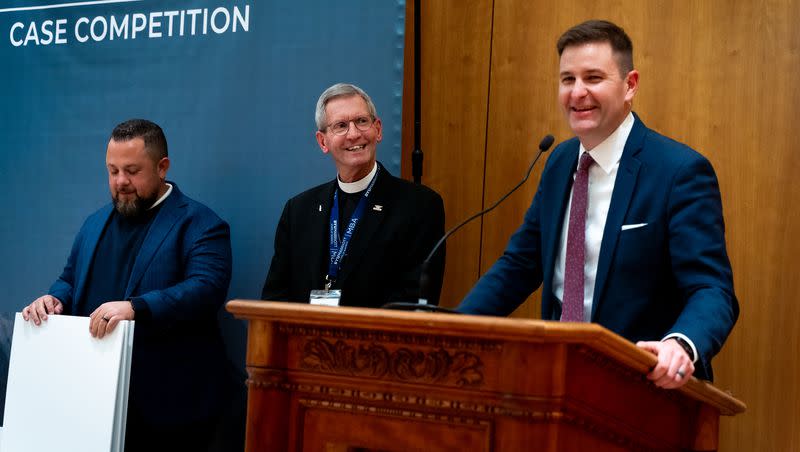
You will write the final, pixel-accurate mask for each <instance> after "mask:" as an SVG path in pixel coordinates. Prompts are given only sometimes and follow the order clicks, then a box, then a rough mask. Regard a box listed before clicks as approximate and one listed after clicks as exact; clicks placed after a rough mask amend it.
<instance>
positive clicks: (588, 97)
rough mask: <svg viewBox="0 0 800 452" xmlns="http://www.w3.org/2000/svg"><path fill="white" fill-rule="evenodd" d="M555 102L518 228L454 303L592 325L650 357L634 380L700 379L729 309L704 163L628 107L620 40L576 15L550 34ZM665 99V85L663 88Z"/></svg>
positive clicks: (732, 302)
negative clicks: (538, 309)
mask: <svg viewBox="0 0 800 452" xmlns="http://www.w3.org/2000/svg"><path fill="white" fill-rule="evenodd" d="M557 49H558V54H559V56H560V63H559V93H558V102H559V106H560V107H561V110H562V112H563V114H564V116H565V118H566V120H567V123H568V124H569V127H570V129H571V130H572V131H573V133H575V135H576V137H575V138H572V139H570V140H567V141H565V142H563V143H561V144H560V145H559V146H558V147H557V148H556V149H555V150H554V151H553V154H552V156H551V157H550V158H549V159H548V161H547V164H546V166H545V168H544V170H543V172H542V176H541V179H540V181H539V188H538V190H537V193H536V195H535V197H534V199H533V202H532V204H531V206H530V208H529V209H528V211H527V213H526V214H525V219H524V221H523V224H522V226H520V228H519V229H518V230H517V231H516V233H515V234H514V235H513V236H512V237H511V239H510V241H509V243H508V246H507V248H506V250H505V252H504V254H503V256H502V257H500V259H499V260H498V261H497V262H496V263H495V264H494V265H493V266H492V267H491V268H490V269H489V271H488V272H486V274H485V275H483V277H482V278H481V279H480V280H479V281H478V283H477V284H476V285H475V287H474V288H473V289H472V291H471V292H470V293H469V294H468V295H467V297H466V298H465V299H464V300H463V302H462V303H461V305H460V306H459V307H458V309H459V310H460V311H462V312H467V313H475V314H487V315H508V314H510V313H511V312H512V311H513V310H514V309H515V308H516V307H517V306H519V305H520V304H521V303H522V302H523V301H525V299H526V298H527V297H528V296H529V295H530V294H531V293H532V292H533V291H535V290H536V289H537V288H538V287H539V286H540V285H542V286H543V288H542V318H543V319H546V320H561V321H577V322H596V323H599V324H601V325H603V326H605V327H606V328H608V329H610V330H612V331H614V332H616V333H618V334H620V335H622V336H624V337H626V338H627V339H629V340H631V341H634V342H637V345H639V346H640V347H642V348H644V349H646V350H649V351H651V352H652V353H654V354H656V355H657V356H658V364H657V365H656V367H655V368H654V369H653V370H652V371H651V372H650V374H649V375H648V377H649V378H650V379H651V380H653V381H654V382H655V384H656V385H658V386H660V387H664V388H676V387H679V386H682V385H684V384H685V383H686V382H687V381H688V377H689V376H690V375H692V374H694V375H695V376H697V377H698V378H704V379H708V380H711V379H712V378H713V374H712V369H711V364H710V362H711V358H712V357H713V356H714V355H715V354H716V353H717V352H718V351H719V350H720V348H721V347H722V344H723V342H724V341H725V339H726V338H727V336H728V334H729V333H730V331H731V329H732V328H733V325H734V323H735V322H736V319H737V317H738V315H739V306H738V302H737V300H736V296H735V294H734V290H733V278H732V272H731V267H730V263H729V260H728V255H727V251H726V248H725V235H724V224H723V218H722V202H721V199H720V193H719V185H718V183H717V177H716V175H715V173H714V169H713V168H712V167H711V164H710V163H709V161H708V160H706V159H705V158H704V157H703V156H702V155H700V154H699V153H697V152H695V151H694V150H692V149H690V148H689V147H688V146H686V145H684V144H681V143H678V142H676V141H673V140H671V139H669V138H667V137H665V136H663V135H660V134H658V133H657V132H655V131H653V130H651V129H648V128H647V127H646V126H645V125H644V123H643V122H642V120H641V119H640V118H639V116H637V115H636V114H635V113H633V112H632V103H633V98H634V95H635V94H636V92H637V89H638V87H639V72H638V71H637V70H635V69H634V67H633V46H632V43H631V40H630V38H629V37H628V35H627V34H626V33H625V32H624V31H623V30H622V29H621V28H620V27H618V26H616V25H615V24H612V23H610V22H606V21H596V20H593V21H588V22H584V23H582V24H579V25H576V26H575V27H573V28H571V29H569V30H567V31H566V32H565V33H564V34H563V35H562V36H561V37H560V39H559V40H558V43H557ZM665 95H668V93H665Z"/></svg>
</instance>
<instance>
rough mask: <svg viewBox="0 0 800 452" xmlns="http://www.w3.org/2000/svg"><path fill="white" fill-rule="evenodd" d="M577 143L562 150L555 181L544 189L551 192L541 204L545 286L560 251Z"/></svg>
mask: <svg viewBox="0 0 800 452" xmlns="http://www.w3.org/2000/svg"><path fill="white" fill-rule="evenodd" d="M579 143H580V142H579V141H578V140H575V142H574V144H571V145H570V146H569V147H568V148H567V149H565V150H564V154H563V155H564V158H562V159H560V160H559V161H557V162H555V167H554V168H553V171H552V172H553V174H555V175H556V176H555V178H554V179H555V180H554V181H553V183H552V186H550V187H545V189H546V190H552V193H553V195H552V196H544V197H543V204H542V214H541V218H542V243H543V244H544V247H545V253H544V258H545V260H544V262H543V265H544V267H543V269H544V270H545V271H544V278H545V281H546V282H547V285H548V286H550V282H551V280H552V278H553V267H554V266H555V264H556V256H557V255H558V252H559V250H560V247H559V242H560V239H561V229H562V226H563V223H564V215H565V213H566V210H567V203H568V202H569V195H570V192H571V191H572V182H573V175H574V174H575V171H576V169H577V167H578V146H579Z"/></svg>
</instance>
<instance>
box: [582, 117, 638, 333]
mask: <svg viewBox="0 0 800 452" xmlns="http://www.w3.org/2000/svg"><path fill="white" fill-rule="evenodd" d="M635 119H636V122H635V123H634V126H633V129H631V133H630V135H629V136H628V141H627V142H626V143H625V149H623V151H622V158H621V159H620V162H619V169H618V170H617V179H616V181H615V182H614V191H613V192H612V194H611V204H610V205H609V208H608V215H607V217H606V225H605V228H604V229H603V241H602V244H601V245H600V256H599V258H598V261H597V274H596V279H595V285H594V298H593V300H594V302H593V303H592V321H594V320H595V313H596V312H597V306H598V305H599V304H600V303H602V301H603V297H602V294H603V291H604V289H605V285H606V278H607V277H608V269H609V268H610V266H611V261H612V260H613V259H614V254H615V253H616V250H617V242H618V241H619V234H620V231H621V229H622V223H623V221H624V220H625V214H626V213H627V212H628V206H629V205H630V202H631V199H632V198H633V193H634V189H635V188H636V179H637V177H638V175H639V168H640V167H641V165H642V164H641V161H640V160H639V159H638V154H639V152H640V151H641V150H642V145H643V144H644V137H645V135H646V133H647V128H646V127H645V126H644V124H642V121H641V120H640V119H639V118H638V117H635Z"/></svg>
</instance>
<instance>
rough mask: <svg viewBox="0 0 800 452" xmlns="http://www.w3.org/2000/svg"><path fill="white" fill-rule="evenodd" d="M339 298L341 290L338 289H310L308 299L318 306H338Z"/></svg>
mask: <svg viewBox="0 0 800 452" xmlns="http://www.w3.org/2000/svg"><path fill="white" fill-rule="evenodd" d="M340 298H342V291H341V290H339V289H333V290H312V291H311V295H310V296H309V298H308V301H309V303H311V304H316V305H320V306H339V299H340Z"/></svg>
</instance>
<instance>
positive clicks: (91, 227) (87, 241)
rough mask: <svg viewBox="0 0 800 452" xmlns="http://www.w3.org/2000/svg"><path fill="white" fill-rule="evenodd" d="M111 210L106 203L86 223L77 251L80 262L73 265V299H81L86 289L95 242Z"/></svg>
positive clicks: (98, 240)
mask: <svg viewBox="0 0 800 452" xmlns="http://www.w3.org/2000/svg"><path fill="white" fill-rule="evenodd" d="M113 211H114V207H113V205H112V204H108V205H107V206H105V207H103V208H102V209H101V210H100V212H99V213H98V214H97V215H92V217H91V218H92V219H91V220H90V221H89V222H88V223H87V224H86V231H85V235H84V237H85V238H84V240H83V242H82V243H81V249H80V251H79V252H78V256H79V259H80V262H77V263H76V265H75V271H76V275H75V293H74V297H73V300H75V301H78V300H81V299H82V297H83V292H84V290H86V287H85V285H86V277H87V276H88V274H89V270H91V267H92V261H93V260H94V253H95V250H96V249H97V244H98V243H99V242H100V236H101V235H103V230H104V229H105V227H106V223H108V220H109V218H111V212H113Z"/></svg>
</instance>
